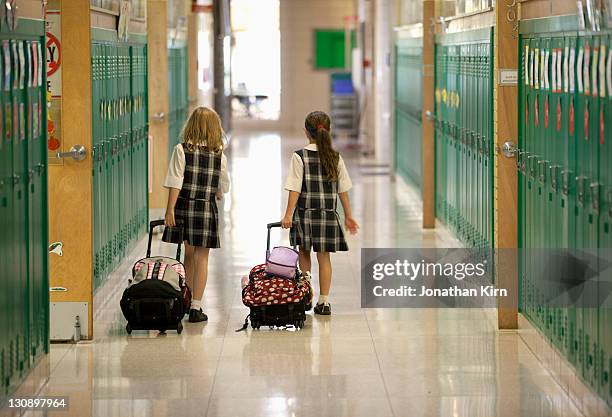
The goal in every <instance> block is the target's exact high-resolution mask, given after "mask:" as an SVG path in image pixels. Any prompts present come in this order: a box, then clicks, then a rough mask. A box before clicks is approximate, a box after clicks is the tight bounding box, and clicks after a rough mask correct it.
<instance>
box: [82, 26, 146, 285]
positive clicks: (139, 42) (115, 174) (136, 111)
mask: <svg viewBox="0 0 612 417" xmlns="http://www.w3.org/2000/svg"><path fill="white" fill-rule="evenodd" d="M133 37H135V38H136V41H132V42H130V43H126V42H118V40H117V38H116V34H114V32H110V31H103V30H94V31H93V39H92V59H91V63H92V130H93V132H92V136H93V143H94V165H93V171H92V184H93V195H94V197H93V204H94V259H93V262H94V274H95V285H94V287H95V288H96V289H97V288H99V287H100V286H101V285H103V284H104V282H105V281H106V278H107V277H108V275H109V274H110V272H112V270H113V269H114V268H115V267H116V266H117V265H118V264H119V262H121V261H122V259H123V258H124V256H125V255H126V253H127V252H128V251H129V250H130V249H131V248H132V247H133V245H134V243H135V242H136V240H137V239H138V238H139V237H140V236H141V235H142V233H143V232H144V231H145V227H146V223H147V221H148V167H147V158H148V157H147V154H148V145H147V143H148V142H147V139H148V125H147V120H148V116H147V108H146V101H147V95H146V88H147V84H146V79H147V75H146V71H147V62H146V44H145V43H144V41H145V39H144V37H142V36H140V37H139V36H138V35H133Z"/></svg>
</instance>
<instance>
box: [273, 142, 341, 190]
mask: <svg viewBox="0 0 612 417" xmlns="http://www.w3.org/2000/svg"><path fill="white" fill-rule="evenodd" d="M304 149H307V150H309V151H316V150H317V145H316V144H314V143H311V144H309V145H308V146H306V147H304ZM303 177H304V162H303V161H302V158H300V156H299V155H298V154H296V153H295V152H294V153H293V157H292V158H291V164H290V165H289V174H288V175H287V182H286V183H285V190H287V191H295V192H298V193H299V192H300V191H302V178H303ZM351 187H353V183H352V182H351V177H349V173H348V171H347V169H346V165H345V164H344V160H343V159H342V156H340V158H339V159H338V193H344V192H347V191H348V190H350V189H351Z"/></svg>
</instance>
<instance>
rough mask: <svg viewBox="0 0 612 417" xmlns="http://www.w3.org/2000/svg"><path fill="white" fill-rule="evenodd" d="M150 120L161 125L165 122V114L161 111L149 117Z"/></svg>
mask: <svg viewBox="0 0 612 417" xmlns="http://www.w3.org/2000/svg"><path fill="white" fill-rule="evenodd" d="M151 120H153V121H154V122H158V123H163V122H164V120H166V113H164V112H163V111H160V112H158V113H155V114H154V115H153V116H151Z"/></svg>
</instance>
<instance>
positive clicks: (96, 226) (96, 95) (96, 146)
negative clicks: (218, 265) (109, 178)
mask: <svg viewBox="0 0 612 417" xmlns="http://www.w3.org/2000/svg"><path fill="white" fill-rule="evenodd" d="M99 59H100V57H99V54H98V44H97V43H95V42H94V43H92V45H91V77H92V80H91V88H92V103H91V124H92V143H93V147H92V149H93V152H92V155H93V164H92V165H93V167H92V172H91V175H92V186H93V196H92V197H93V246H94V259H93V264H94V268H93V269H94V288H98V286H99V281H100V272H101V271H100V248H101V242H100V238H101V236H100V196H99V192H100V175H99V172H98V169H99V167H98V159H99V157H100V137H99V135H100V113H101V112H100V91H99V89H100V78H99V77H100V74H99V68H98V65H99V64H98V62H99Z"/></svg>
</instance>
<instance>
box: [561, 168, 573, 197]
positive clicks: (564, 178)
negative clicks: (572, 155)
mask: <svg viewBox="0 0 612 417" xmlns="http://www.w3.org/2000/svg"><path fill="white" fill-rule="evenodd" d="M570 173H571V171H569V170H567V169H564V170H563V171H561V182H562V183H563V187H562V188H561V190H562V191H563V194H565V195H568V194H569V179H570V176H569V174H570Z"/></svg>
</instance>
